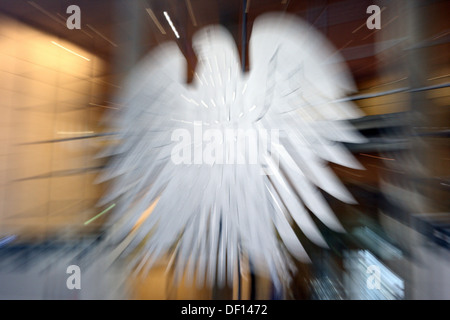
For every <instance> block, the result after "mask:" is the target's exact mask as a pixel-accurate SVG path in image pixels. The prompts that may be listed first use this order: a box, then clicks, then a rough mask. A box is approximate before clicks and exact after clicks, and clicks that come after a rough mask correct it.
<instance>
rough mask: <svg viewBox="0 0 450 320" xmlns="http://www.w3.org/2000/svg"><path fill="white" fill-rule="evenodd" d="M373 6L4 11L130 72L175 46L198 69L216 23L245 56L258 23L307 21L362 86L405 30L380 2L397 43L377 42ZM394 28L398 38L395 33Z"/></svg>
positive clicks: (344, 0)
mask: <svg viewBox="0 0 450 320" xmlns="http://www.w3.org/2000/svg"><path fill="white" fill-rule="evenodd" d="M372 2H373V1H372V0H359V1H355V0H167V1H161V0H32V1H27V0H14V1H13V0H0V12H3V13H5V14H7V15H10V16H13V17H16V18H18V19H19V20H21V21H23V22H25V23H27V24H30V25H32V26H34V27H36V28H39V29H41V30H44V31H46V32H49V33H51V34H54V35H56V36H59V37H61V38H65V39H68V40H70V41H71V42H73V43H76V44H78V45H80V46H82V47H84V48H86V49H87V50H89V51H92V52H94V53H96V54H97V55H99V56H102V57H103V58H105V59H106V60H107V61H109V62H110V63H111V64H112V65H114V63H115V62H117V61H118V60H116V59H122V60H123V57H124V55H125V57H126V60H127V61H129V62H130V64H129V65H127V64H125V65H123V64H122V68H129V66H131V65H132V64H133V63H134V62H135V61H136V60H137V59H139V58H140V57H142V56H143V55H144V54H145V53H147V52H148V51H149V50H150V49H151V48H152V47H153V46H155V45H157V44H158V43H160V42H162V41H167V40H174V41H176V42H177V43H178V45H179V47H180V49H181V50H182V51H183V52H184V54H185V55H186V57H187V58H188V61H189V63H190V70H192V69H193V68H194V67H195V55H194V54H193V51H192V48H191V38H192V35H193V34H194V33H195V31H196V30H198V29H200V28H201V27H203V26H205V25H208V24H217V23H220V24H222V25H224V26H226V27H227V28H228V29H229V30H230V31H231V33H232V34H233V36H234V37H235V39H236V43H237V45H238V47H239V50H240V51H241V49H242V45H241V44H242V43H243V42H242V38H243V34H246V39H247V40H248V38H249V36H250V34H251V28H252V24H253V21H254V19H255V18H256V17H257V16H258V15H260V14H262V13H264V12H269V11H286V12H290V13H294V14H296V15H298V16H300V17H302V18H303V19H305V20H306V21H308V22H309V23H311V24H313V25H314V26H315V27H316V28H317V29H319V30H320V31H321V32H322V33H323V34H325V35H326V36H327V38H328V39H329V40H330V41H331V42H332V43H333V44H334V45H335V47H336V48H338V50H339V51H340V52H341V53H342V55H343V56H344V57H345V59H346V61H347V63H348V65H349V66H350V68H351V70H352V72H353V75H354V77H355V78H356V80H357V82H358V81H359V80H361V79H365V78H367V77H370V76H373V74H374V73H376V70H377V68H380V63H382V61H380V60H379V59H376V58H375V54H376V53H379V50H389V49H391V48H393V47H395V46H396V45H397V44H398V43H399V41H400V42H401V40H399V39H398V33H399V30H401V29H402V25H401V23H402V19H401V17H399V16H398V15H397V16H395V10H393V9H392V8H393V7H395V1H388V0H385V1H377V3H378V4H379V5H380V7H383V4H386V8H385V9H386V10H384V9H382V10H383V13H382V15H383V18H382V19H383V20H382V21H383V23H384V25H383V31H384V34H391V35H392V37H391V39H386V40H384V39H383V43H381V42H380V40H379V39H377V33H376V30H369V29H368V28H366V27H365V23H366V19H367V18H368V16H369V15H368V14H367V13H366V9H367V7H368V6H369V5H371V4H372ZM441 2H444V3H445V2H446V1H441ZM447 3H448V1H447ZM73 4H75V5H78V6H79V7H80V8H81V24H82V28H81V30H69V29H68V28H67V27H66V23H65V20H66V19H67V17H68V16H69V14H67V13H66V8H67V7H68V6H69V5H73ZM146 9H151V11H152V13H153V14H154V17H156V19H157V21H158V22H159V23H160V26H159V27H158V26H157V24H156V23H155V21H154V19H152V17H151V14H149V12H148V10H146ZM391 9H392V10H391ZM163 11H167V12H168V13H169V14H170V16H171V18H172V21H173V23H174V25H175V26H176V27H177V29H178V31H179V33H180V38H179V39H176V38H175V36H174V34H173V33H172V31H171V29H170V27H169V25H168V23H167V21H166V20H165V18H164V15H163ZM244 12H246V20H244ZM444 20H445V19H444ZM244 21H246V23H244ZM244 26H246V28H244ZM387 28H389V29H387ZM161 29H163V30H164V31H165V34H163V33H162V31H161ZM390 30H391V31H392V32H389V31H390ZM244 32H245V33H244ZM244 37H245V36H244ZM377 41H378V42H377ZM380 48H381V49H380ZM133 49H134V50H133ZM377 50H378V51H377ZM403 58H404V57H403V56H402V55H401V54H400V55H398V56H394V57H393V58H392V59H390V60H389V62H388V63H389V67H391V68H395V67H396V66H397V65H398V64H397V62H398V61H399V60H401V59H403ZM247 61H248V59H247ZM247 67H248V66H247ZM384 67H386V66H384ZM117 71H119V72H120V70H116V72H117ZM113 72H114V71H113Z"/></svg>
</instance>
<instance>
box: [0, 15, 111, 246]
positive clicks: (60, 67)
mask: <svg viewBox="0 0 450 320" xmlns="http://www.w3.org/2000/svg"><path fill="white" fill-rule="evenodd" d="M55 43H56V44H55ZM61 46H62V47H64V48H67V49H69V50H71V51H72V52H70V51H67V50H66V49H64V48H62V47H61ZM81 56H82V57H81ZM105 69H106V64H105V62H104V61H102V59H100V58H99V57H96V56H94V55H92V54H91V53H89V52H87V51H86V50H83V49H82V48H80V47H77V46H75V45H73V44H71V43H70V42H67V41H65V40H62V39H58V38H56V37H55V36H51V35H49V34H46V33H43V32H40V31H38V30H36V29H33V28H31V27H28V26H26V25H25V24H23V23H21V22H19V21H16V20H13V19H10V18H8V17H5V16H0V110H1V116H0V235H6V234H8V235H10V234H18V235H23V236H30V237H33V238H34V237H41V236H46V235H49V234H55V233H56V234H68V233H70V232H72V231H74V232H75V231H76V230H78V229H80V228H83V226H84V225H83V222H84V221H86V220H88V219H89V218H90V217H92V216H93V215H95V214H96V213H98V212H96V210H98V209H95V207H94V204H95V202H96V200H97V199H98V198H99V196H100V195H101V192H102V188H101V186H99V185H94V184H93V180H94V178H95V176H96V173H97V172H96V169H95V168H97V167H98V166H99V165H101V163H100V162H98V161H95V160H94V159H93V156H94V155H95V154H96V152H97V151H98V150H99V147H100V145H99V142H98V139H95V138H82V137H87V136H92V135H95V134H97V133H98V132H100V131H101V130H102V129H101V127H99V124H98V122H99V119H100V117H101V114H102V112H103V110H104V108H102V107H100V106H101V105H102V103H103V100H104V98H105V94H106V92H107V90H106V88H105V86H106V84H105V82H104V81H103V80H102V79H104V73H105ZM75 138H76V139H75Z"/></svg>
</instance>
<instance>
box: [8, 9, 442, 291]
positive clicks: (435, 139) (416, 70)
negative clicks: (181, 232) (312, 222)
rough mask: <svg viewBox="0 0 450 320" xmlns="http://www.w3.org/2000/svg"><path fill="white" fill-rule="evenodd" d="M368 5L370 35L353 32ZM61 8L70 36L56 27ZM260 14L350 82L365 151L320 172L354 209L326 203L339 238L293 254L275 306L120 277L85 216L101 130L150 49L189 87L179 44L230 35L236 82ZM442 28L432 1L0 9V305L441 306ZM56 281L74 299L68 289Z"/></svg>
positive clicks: (96, 188)
mask: <svg viewBox="0 0 450 320" xmlns="http://www.w3.org/2000/svg"><path fill="white" fill-rule="evenodd" d="M372 4H375V5H378V6H379V7H380V9H381V29H372V30H370V29H368V28H367V26H366V20H367V19H368V17H369V16H370V14H368V13H366V10H367V7H368V6H369V5H372ZM70 5H78V6H79V7H80V9H81V29H73V30H70V29H68V28H67V26H66V20H67V19H68V18H69V16H70V14H68V13H66V9H67V7H68V6H70ZM270 11H282V12H288V13H291V14H295V15H297V16H299V17H301V18H303V19H304V20H305V21H307V22H308V23H310V24H312V25H313V26H314V27H315V28H316V29H318V30H319V31H320V32H321V33H322V34H323V35H324V36H325V37H326V38H327V39H328V40H329V41H330V42H331V43H332V44H333V45H334V46H335V48H336V50H337V52H339V53H340V54H341V55H342V56H343V57H344V58H345V61H346V63H347V65H348V67H349V68H350V70H351V72H352V75H353V77H354V80H355V82H356V85H357V88H358V92H355V93H354V94H353V95H351V96H348V97H347V99H348V100H351V101H353V102H354V103H355V104H356V105H357V106H358V107H359V108H360V109H361V110H362V112H363V113H364V115H365V116H364V117H362V118H359V119H356V120H352V123H353V124H354V126H355V127H356V129H357V130H359V131H360V132H361V133H362V134H363V135H364V136H365V137H367V138H368V142H367V143H365V144H360V145H348V148H349V149H350V150H351V151H352V153H353V154H354V155H355V157H356V158H357V159H358V160H359V161H360V162H361V163H362V165H363V166H364V167H365V168H366V170H364V171H358V170H352V169H348V168H344V167H340V166H338V165H332V167H333V170H334V171H335V173H336V174H337V175H338V176H339V177H340V179H341V180H342V181H343V182H344V184H345V185H346V187H347V188H348V189H349V190H350V192H351V193H352V194H353V195H354V197H355V198H356V199H357V201H358V205H347V204H344V203H342V202H339V201H338V200H336V199H334V198H333V197H331V196H328V195H327V194H325V193H324V195H325V196H326V198H327V200H328V202H329V203H330V206H331V207H332V208H333V210H334V211H335V213H336V215H337V216H338V218H339V220H340V221H341V222H342V224H343V225H344V227H345V228H346V230H347V231H348V233H346V234H338V233H334V232H332V231H330V230H329V229H327V228H325V227H324V226H323V225H320V224H319V227H320V229H321V231H322V233H323V234H324V236H325V238H326V240H327V242H328V243H329V244H330V249H329V250H325V249H321V248H318V247H314V246H313V245H310V246H308V245H306V249H307V251H308V253H309V254H310V257H311V259H312V261H313V263H312V264H309V265H303V264H300V263H299V264H298V272H297V273H296V274H295V275H294V280H293V281H292V283H291V285H290V288H286V290H284V291H283V292H280V291H277V290H274V288H273V286H272V284H271V282H270V279H269V278H268V277H267V276H264V275H261V274H258V275H255V274H253V272H252V268H250V267H249V268H242V276H241V277H240V278H239V279H238V280H237V281H236V285H235V286H234V287H233V288H215V287H214V288H210V289H208V288H191V287H187V286H185V285H184V284H179V285H174V284H173V282H172V278H173V277H172V274H171V272H170V271H169V272H166V265H167V261H161V262H160V263H159V264H157V265H156V266H155V267H154V268H153V269H152V270H151V272H150V273H149V274H148V275H145V276H142V277H140V278H135V277H132V276H131V275H130V272H129V270H128V268H127V267H126V263H127V260H126V257H121V255H120V253H121V251H120V250H121V249H120V248H118V247H109V246H108V244H105V243H104V241H103V238H104V234H105V232H107V216H108V213H107V212H108V211H111V210H114V207H113V206H105V207H98V206H97V201H98V200H99V198H100V197H101V196H102V195H103V193H104V192H105V190H106V185H104V184H95V183H94V180H95V177H96V176H97V175H98V174H99V172H100V171H101V170H102V169H103V168H104V167H105V165H107V160H108V159H97V158H95V155H96V154H98V152H99V151H101V150H102V148H104V147H105V146H106V144H107V143H108V142H107V141H105V139H103V138H104V137H105V136H109V135H113V134H114V132H112V131H111V130H110V128H108V127H107V126H105V124H104V123H102V122H101V119H102V116H103V115H104V114H105V113H106V112H108V111H111V110H119V109H120V108H121V106H120V105H119V104H117V103H115V102H114V101H115V99H116V97H117V94H118V93H119V92H120V89H121V83H122V81H123V79H124V78H125V77H126V76H127V75H128V72H129V71H130V70H131V68H133V66H135V65H136V63H137V62H138V61H139V60H140V59H141V58H142V57H144V56H145V55H146V54H148V52H149V51H150V50H151V49H152V48H154V47H156V46H158V44H160V43H162V42H165V41H175V42H176V44H177V45H178V46H179V48H180V50H181V51H182V52H183V54H184V55H185V56H186V59H187V61H188V67H187V70H186V82H190V81H191V80H192V76H193V74H194V70H195V66H196V57H195V54H194V52H193V49H192V44H191V39H192V36H193V35H194V33H195V32H196V31H197V30H199V29H201V28H202V27H204V26H206V25H209V24H221V25H223V26H225V27H226V28H227V29H228V30H229V31H230V32H231V34H232V35H233V37H234V38H235V40H236V45H237V47H238V48H239V52H240V55H241V59H242V61H244V62H245V68H246V69H247V70H249V68H251V61H250V62H249V61H248V58H247V57H248V56H247V55H248V48H247V45H248V41H249V38H250V36H251V31H252V25H253V22H254V20H255V18H256V17H258V16H259V15H261V14H262V13H265V12H270ZM163 12H167V13H168V15H169V16H170V18H171V21H172V23H173V25H174V27H175V28H176V30H177V32H178V35H179V37H176V35H175V33H174V32H173V31H172V28H171V26H170V25H169V23H168V21H167V19H166V17H165V15H164V14H163ZM449 13H450V2H449V1H445V0H441V1H438V0H428V1H426V0H423V1H419V0H417V1H416V0H414V1H406V0H404V1H402V0H397V1H388V0H385V1H383V0H380V1H375V0H374V1H372V0H371V1H365V0H358V1H357V0H167V1H157V0H96V1H92V0H68V1H67V0H34V1H24V0H0V110H1V113H0V299H92V298H95V299H450V251H449V248H450V215H449V209H450V196H449V195H450V192H449V191H450V179H449V177H450V148H449V147H450V143H449V133H450V108H449V106H450V88H449V83H450V54H449V52H450V19H449ZM302 243H303V241H302ZM105 252H112V254H111V255H108V258H107V259H100V258H99V257H101V256H102V255H103V254H104V253H105ZM69 265H78V266H80V268H81V275H82V278H81V290H69V289H67V287H66V280H67V278H68V276H69V274H67V273H66V268H67V267H68V266H69ZM369 266H375V267H376V268H377V270H379V271H380V277H379V279H378V280H380V281H379V282H380V283H379V286H377V287H376V288H373V287H371V286H370V285H368V280H370V279H369V277H370V276H371V275H372V276H373V274H371V273H368V267H369ZM371 279H373V278H371Z"/></svg>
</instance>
